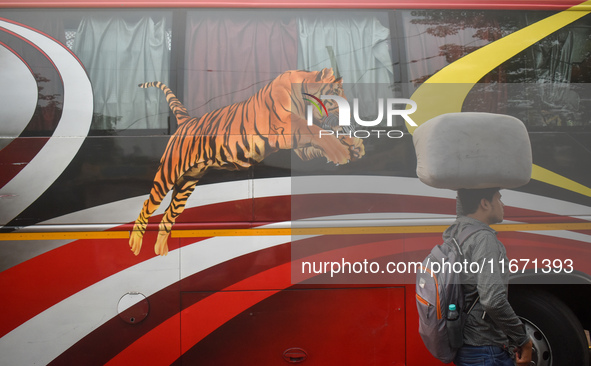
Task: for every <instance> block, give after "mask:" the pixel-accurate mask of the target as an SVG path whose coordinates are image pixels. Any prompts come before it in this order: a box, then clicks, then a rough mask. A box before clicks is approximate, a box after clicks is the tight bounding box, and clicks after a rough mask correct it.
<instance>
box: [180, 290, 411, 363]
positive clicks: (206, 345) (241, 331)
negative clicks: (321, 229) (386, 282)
mask: <svg viewBox="0 0 591 366" xmlns="http://www.w3.org/2000/svg"><path fill="white" fill-rule="evenodd" d="M181 305H182V312H181V353H182V354H183V356H182V357H181V364H182V365H197V364H198V365H216V366H221V365H243V366H244V365H253V366H254V365H256V366H263V365H282V364H285V365H289V364H301V365H347V364H348V365H376V366H378V365H403V364H404V360H405V315H404V314H405V311H404V288H400V287H376V288H359V287H357V288H355V287H354V288H329V289H326V288H325V289H288V290H282V291H274V290H255V291H220V292H183V293H182V295H181Z"/></svg>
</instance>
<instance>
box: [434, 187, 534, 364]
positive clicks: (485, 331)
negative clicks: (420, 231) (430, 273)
mask: <svg viewBox="0 0 591 366" xmlns="http://www.w3.org/2000/svg"><path fill="white" fill-rule="evenodd" d="M503 215H504V210H503V203H502V202H501V194H500V192H499V189H498V188H486V189H460V190H459V191H458V218H457V220H456V222H455V223H454V225H452V226H451V227H450V228H448V229H447V230H446V232H445V233H444V238H447V237H449V236H450V235H451V232H452V231H453V229H454V227H456V226H457V228H458V234H459V232H461V231H462V230H463V229H465V228H466V227H467V226H469V225H480V226H482V228H483V229H484V230H480V231H477V232H476V233H474V234H472V235H471V236H470V237H469V238H468V239H466V241H464V243H463V245H462V250H463V253H464V258H465V260H466V261H467V263H468V264H470V263H478V264H479V265H482V264H483V263H484V265H485V266H486V267H485V268H484V269H483V271H482V272H479V271H477V273H472V271H467V272H466V273H462V275H461V277H462V284H463V285H462V287H463V289H464V293H465V296H466V304H468V306H471V305H472V304H474V307H473V309H472V311H471V312H470V314H469V315H468V318H467V320H466V325H465V327H464V346H463V347H462V348H460V349H459V351H458V353H457V355H456V358H455V360H454V363H455V364H456V365H457V366H468V365H486V366H513V365H514V363H513V360H512V358H511V356H510V354H509V352H508V350H509V349H510V347H512V348H513V349H514V350H515V361H516V363H517V365H519V366H525V365H529V363H530V361H531V354H532V341H531V339H529V337H528V336H527V334H526V332H525V328H524V326H523V324H522V323H521V321H520V320H519V318H518V317H517V315H515V312H514V311H513V308H511V305H510V304H509V302H508V300H507V290H508V277H509V268H508V264H509V260H508V259H507V253H506V251H505V247H504V246H503V244H502V243H501V242H500V241H499V240H498V239H497V237H496V232H495V231H494V230H492V229H491V228H490V225H492V224H496V223H500V222H501V221H503ZM456 237H457V236H456ZM501 259H504V262H502V261H501ZM502 263H504V266H505V268H501V265H502Z"/></svg>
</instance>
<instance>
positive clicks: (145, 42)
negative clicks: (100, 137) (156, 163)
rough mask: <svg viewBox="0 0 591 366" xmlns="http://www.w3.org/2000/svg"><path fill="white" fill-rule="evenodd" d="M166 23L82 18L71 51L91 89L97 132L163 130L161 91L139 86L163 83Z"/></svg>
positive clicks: (157, 18)
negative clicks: (87, 75)
mask: <svg viewBox="0 0 591 366" xmlns="http://www.w3.org/2000/svg"><path fill="white" fill-rule="evenodd" d="M169 38H170V20H168V19H167V17H166V16H163V15H161V14H158V15H154V14H152V15H151V16H150V15H149V14H141V13H139V14H138V13H135V12H134V13H133V15H132V14H117V15H115V14H104V15H103V14H100V15H94V14H93V13H90V15H89V16H87V17H84V18H83V19H82V20H81V22H80V24H79V25H78V28H77V30H76V35H75V38H74V40H73V45H72V50H73V51H74V53H75V54H76V55H77V56H78V57H79V58H80V60H81V61H82V63H83V64H84V65H85V67H86V70H87V71H88V74H89V76H90V80H91V82H92V85H93V94H94V120H93V124H92V128H93V129H96V130H108V131H121V130H128V129H162V128H166V127H167V118H168V110H167V106H166V104H165V102H164V98H163V97H162V95H161V94H160V93H145V92H144V91H143V90H139V89H138V84H140V83H144V82H150V81H161V82H163V83H168V80H169V70H170V42H169Z"/></svg>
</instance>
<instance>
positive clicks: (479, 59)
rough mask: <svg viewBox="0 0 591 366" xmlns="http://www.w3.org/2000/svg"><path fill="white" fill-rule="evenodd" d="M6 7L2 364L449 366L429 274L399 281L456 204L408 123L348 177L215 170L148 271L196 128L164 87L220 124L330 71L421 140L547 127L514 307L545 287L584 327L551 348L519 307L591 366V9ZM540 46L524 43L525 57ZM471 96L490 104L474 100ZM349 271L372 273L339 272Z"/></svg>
mask: <svg viewBox="0 0 591 366" xmlns="http://www.w3.org/2000/svg"><path fill="white" fill-rule="evenodd" d="M0 9H1V12H0V52H1V53H0V60H1V62H2V64H3V66H2V69H3V71H0V79H1V80H2V84H1V85H2V89H3V91H2V92H0V99H2V100H4V102H1V101H0V116H1V117H0V167H2V168H1V170H0V172H1V173H0V221H1V222H0V224H1V225H2V231H1V232H0V290H1V292H2V300H3V301H2V305H1V306H0V309H1V311H0V364H7V365H19V364H22V365H32V364H50V365H72V364H80V365H95V364H96V365H102V364H109V365H135V364H138V365H139V364H141V365H173V364H174V365H181V364H182V365H257V366H260V365H282V364H302V365H411V366H414V365H416V366H418V365H421V366H422V365H440V364H441V363H440V362H438V361H437V360H436V359H435V358H433V357H432V356H431V355H430V354H429V353H428V351H427V349H426V348H425V346H424V345H423V343H422V340H421V338H420V336H419V334H418V314H417V307H416V301H415V293H414V292H415V284H414V276H413V274H412V273H410V270H409V271H408V273H403V274H402V275H399V276H396V275H395V273H393V272H394V271H392V272H391V270H393V269H395V268H396V269H398V272H400V269H401V268H402V267H395V265H396V264H404V265H405V267H404V269H406V268H407V267H406V264H410V263H413V262H416V261H421V260H422V259H423V258H424V257H425V255H426V254H427V253H428V251H429V250H430V249H431V248H432V247H433V246H434V245H436V244H440V243H441V233H442V232H443V230H445V228H446V227H447V226H449V225H450V224H451V223H452V222H453V220H454V219H455V216H456V203H455V192H453V191H450V190H442V189H435V188H430V187H428V186H426V185H424V184H422V183H420V182H419V179H418V178H417V176H416V173H415V169H416V156H415V153H414V149H413V144H412V132H413V131H414V126H412V125H409V123H408V121H406V122H405V121H404V120H403V119H402V118H400V116H399V117H397V119H396V120H395V122H394V125H393V126H386V125H385V122H382V123H381V124H379V125H377V127H375V128H373V129H369V130H370V132H369V133H368V134H361V133H359V131H362V130H364V129H363V128H361V129H360V130H357V131H355V133H357V135H354V136H355V137H357V138H358V139H359V141H362V142H361V143H362V144H363V146H364V149H365V151H364V153H363V154H362V156H361V157H358V158H355V159H353V158H351V161H350V162H348V163H347V164H332V163H330V161H329V164H327V160H326V159H324V158H322V157H321V158H317V159H309V160H306V161H304V160H302V159H300V158H299V157H298V155H297V154H296V153H295V152H294V151H291V150H290V149H280V150H278V151H277V152H275V153H273V154H270V155H269V156H268V157H266V158H265V159H264V160H262V161H255V160H257V159H254V158H252V159H247V160H248V166H245V167H240V169H227V167H223V166H222V167H218V168H215V169H211V170H209V171H208V172H207V174H204V175H203V176H199V179H200V180H199V183H198V184H197V187H196V188H195V191H194V192H193V193H192V195H191V197H190V198H189V200H188V202H187V205H186V207H185V210H184V212H182V214H181V215H180V216H178V218H177V220H176V223H175V224H174V227H173V228H172V232H171V235H170V237H169V238H168V242H167V243H168V255H166V256H159V255H156V254H155V252H154V249H153V245H154V243H155V242H156V240H157V238H158V231H159V223H160V221H161V220H162V219H163V214H164V210H165V209H166V207H167V206H168V202H169V201H166V199H165V201H164V202H165V203H162V206H161V208H160V209H159V210H158V211H156V212H155V213H154V215H153V216H152V217H150V219H149V222H148V226H147V230H146V233H145V235H144V237H143V248H142V250H141V252H140V253H139V255H137V256H136V255H133V253H132V252H131V251H130V244H129V242H130V233H131V232H133V230H134V220H136V219H137V217H138V214H139V213H140V210H141V208H142V204H143V203H144V201H145V200H146V199H147V198H148V193H149V192H150V188H151V187H152V181H153V179H154V176H155V174H156V173H157V169H158V167H159V165H160V164H162V161H161V160H160V159H161V156H162V154H163V153H164V152H165V149H166V146H167V144H168V141H169V139H170V138H171V136H173V135H174V132H175V131H177V129H178V128H179V125H178V124H177V121H176V119H175V115H174V114H173V113H171V112H170V110H169V106H168V104H167V101H166V100H165V98H164V94H163V93H162V91H160V90H158V89H157V88H147V89H140V88H137V84H138V83H145V82H152V81H161V82H164V83H165V84H167V85H168V86H169V87H170V89H171V90H172V91H173V92H174V93H175V94H176V95H177V96H178V97H179V100H181V101H182V102H183V103H184V105H185V106H186V107H187V110H188V111H189V114H190V115H191V116H195V117H197V116H202V115H204V114H206V113H209V112H212V111H216V110H217V109H219V108H223V107H224V106H226V105H230V104H232V103H237V102H241V101H242V100H245V99H246V98H249V97H250V96H251V95H253V94H254V93H256V92H258V91H259V90H260V89H261V88H263V87H264V86H265V85H266V84H267V83H268V82H270V81H271V80H273V79H274V78H275V77H277V76H278V75H280V74H282V73H283V72H285V71H288V70H309V71H315V72H322V71H321V70H323V69H326V68H331V69H333V70H337V69H338V70H339V73H340V75H341V76H342V78H343V83H347V82H348V83H351V84H359V85H361V84H363V85H365V86H367V88H368V89H363V90H364V91H362V92H359V94H354V95H355V97H356V98H358V99H359V100H363V98H367V99H368V100H370V102H371V103H374V102H375V98H377V97H376V95H378V94H372V93H373V91H372V90H373V89H372V87H373V85H377V84H380V85H382V84H383V85H386V88H385V89H387V92H386V94H387V95H388V96H392V97H396V98H405V99H410V100H413V101H414V102H416V104H417V105H418V109H417V112H416V114H410V115H409V116H411V117H412V118H413V119H414V121H415V122H417V124H419V125H420V124H422V123H424V122H426V121H427V120H428V119H429V118H432V117H435V116H437V115H440V114H443V113H448V112H462V111H480V112H492V113H503V114H509V115H514V116H516V117H518V118H520V119H522V120H523V121H524V123H525V125H526V127H527V128H528V131H529V132H530V140H531V144H532V152H533V162H534V168H533V175H532V180H531V182H530V183H529V184H527V185H526V186H524V187H520V188H517V189H512V190H503V191H502V192H503V201H504V204H505V222H504V223H502V224H500V225H497V226H495V229H496V230H497V231H498V233H499V234H498V237H499V239H500V240H501V241H502V242H503V243H504V244H505V246H506V247H507V252H508V256H509V259H512V260H513V262H512V267H511V268H512V272H514V273H513V276H512V281H513V282H512V284H511V286H510V289H511V296H518V294H519V293H520V292H521V291H522V290H524V289H525V290H527V291H530V293H531V292H535V294H536V296H540V298H541V299H548V298H551V300H548V304H556V303H557V302H560V306H561V307H560V310H559V312H562V314H566V315H564V319H567V320H565V321H562V320H561V322H563V323H564V324H567V325H568V327H569V329H572V333H569V334H562V333H560V334H552V332H550V331H549V330H545V329H549V328H552V327H554V323H550V324H546V323H544V322H540V321H539V320H536V319H535V318H534V317H533V316H532V318H531V319H528V318H527V314H524V313H523V310H521V311H518V315H520V316H522V317H524V318H525V319H526V320H527V322H528V323H527V324H529V326H530V328H528V329H529V330H528V331H530V332H531V334H532V335H533V336H534V337H536V334H542V336H540V338H539V339H537V343H535V344H536V346H537V347H538V354H537V355H536V357H537V360H538V365H562V364H565V365H566V364H570V365H573V363H572V362H575V363H576V362H588V360H589V355H588V348H587V346H588V344H587V343H586V340H585V338H584V337H585V333H583V330H584V329H590V327H591V317H590V316H589V314H588V310H587V309H586V304H587V303H588V300H591V299H590V293H591V292H590V291H589V287H588V284H589V283H590V281H591V250H590V248H589V245H590V244H591V223H590V220H591V173H590V172H591V170H590V169H589V167H590V166H591V134H590V133H589V131H590V126H591V121H590V120H589V117H588V116H589V115H591V114H589V113H588V112H590V111H589V109H591V102H590V101H591V93H590V90H588V87H587V84H589V83H591V41H589V39H591V16H590V15H587V13H589V12H591V5H590V4H588V3H581V2H580V1H550V0H544V1H508V0H507V1H495V2H492V3H482V2H475V1H468V0H461V1H460V0H458V1H439V0H438V1H435V0H433V1H421V2H415V1H389V0H380V1H371V2H367V3H361V2H358V1H356V2H354V1H349V0H335V1H316V2H310V3H306V2H304V3H302V2H293V1H256V2H242V1H240V2H238V1H234V2H231V1H209V2H208V1H204V2H201V1H172V2H163V1H145V0H143V1H125V2H123V3H122V2H111V1H107V2H102V1H81V0H71V1H66V0H65V1H24V2H22V1H2V2H0ZM544 22H545V23H544ZM541 24H543V25H541ZM529 30H531V31H529ZM528 31H529V33H528ZM518 32H521V33H519V35H520V37H519V39H520V40H523V42H521V41H520V42H521V43H522V44H520V45H515V44H516V43H518V42H516V41H508V39H510V38H506V37H509V36H510V35H511V34H517V33H518ZM542 33H543V34H542ZM323 37H324V38H323ZM331 37H333V38H331ZM339 37H341V38H339ZM343 37H344V38H343ZM347 37H349V38H347ZM516 38H517V37H516ZM345 39H346V40H345ZM325 40H331V41H325ZM331 42H333V43H331ZM347 42H349V43H347ZM503 42H504V43H503ZM497 45H500V46H498V47H497V48H494V47H496V46H497ZM327 47H331V50H332V51H334V54H332V55H331V53H330V52H331V51H326V49H327ZM325 52H328V53H325ZM320 53H322V55H320ZM471 57H472V58H471ZM487 61H490V62H489V63H487ZM491 65H492V66H491ZM542 84H543V85H544V88H545V89H544V90H542V91H540V90H541V89H540V90H538V89H535V90H534V91H533V92H532V91H531V90H530V89H528V88H527V87H528V86H532V85H533V86H535V87H536V88H537V87H539V86H540V85H542ZM445 85H448V86H449V88H450V89H438V88H439V87H445ZM465 85H468V86H469V88H468V89H469V90H470V92H469V93H470V94H466V95H464V96H463V97H462V98H460V100H456V99H457V98H456V95H458V93H459V92H456V91H455V90H456V89H455V88H456V87H458V86H459V88H461V87H462V86H465ZM488 86H491V87H492V88H493V89H494V90H493V92H492V94H487V93H488V91H486V90H484V89H486V87H488ZM347 90H349V89H347ZM365 90H369V92H367V93H366V92H365ZM445 90H454V91H452V92H449V93H446V92H445ZM388 93H390V94H388ZM467 93H468V92H467ZM478 93H482V94H478ZM493 94H494V95H493ZM434 95H437V96H438V97H439V96H442V99H441V100H440V101H438V102H437V101H434V99H433V98H434ZM491 95H493V96H492V97H491ZM348 97H351V96H350V95H348ZM372 98H373V99H372ZM380 98H382V97H381V96H380ZM351 99H352V98H351ZM351 105H352V103H351ZM232 118H236V119H240V118H244V119H248V118H249V117H232ZM244 130H245V131H247V132H245V133H244V134H240V135H239V136H238V135H236V134H233V133H229V134H228V136H225V137H224V136H221V135H220V136H218V135H216V136H215V137H220V138H226V140H224V141H234V140H232V139H233V138H234V137H236V136H238V137H239V138H242V139H243V141H245V142H244V143H245V144H247V145H248V144H249V143H250V142H253V141H254V140H255V138H257V137H256V136H255V135H256V134H255V132H252V131H251V130H248V129H247V128H246V127H245V129H244ZM366 130H367V129H366ZM390 130H395V131H400V135H396V137H394V138H392V135H386V132H387V131H390ZM256 133H258V134H259V135H260V138H261V139H263V140H268V139H271V135H272V133H271V132H267V133H262V132H260V131H257V132H256ZM380 134H381V135H380ZM282 136H287V137H286V138H287V139H293V138H294V137H293V136H292V135H290V131H284V132H283V135H282ZM253 143H254V142H253ZM235 146H237V145H235ZM232 148H233V146H230V143H228V151H229V154H230V153H232V151H233V150H232ZM207 151H208V150H207V149H206V148H205V149H204V152H202V154H204V155H206V154H207V153H208V152H207ZM234 153H236V154H241V153H243V151H234ZM163 161H164V159H163ZM179 189H180V188H179ZM345 262H346V263H350V264H351V266H350V267H349V273H347V274H345V275H342V276H340V277H339V276H336V278H335V276H334V273H331V270H332V269H335V268H336V266H337V264H339V269H341V267H345ZM335 263H337V264H335ZM374 263H375V264H374ZM388 264H390V266H391V267H386V265H388ZM306 265H309V267H306ZM341 265H342V266H341ZM372 265H374V266H375V267H372ZM377 268H379V270H378V269H377ZM385 268H388V270H385ZM306 269H308V270H307V271H306ZM514 293H515V294H517V295H513V294H514ZM544 296H548V297H544ZM511 301H512V302H513V301H514V302H515V303H516V304H517V303H520V304H522V303H523V301H524V300H523V299H520V298H519V297H515V298H513V297H512V298H511ZM516 306H517V305H516ZM521 306H522V307H521V309H524V308H525V309H528V308H527V307H523V306H524V305H521ZM553 306H554V305H553ZM542 307H543V305H542ZM546 310H547V309H540V308H537V307H536V308H535V310H532V313H535V314H542V315H538V316H539V317H540V318H545V317H546V316H545V315H544V314H546V315H547V313H544V311H546ZM548 317H549V316H548ZM560 319H563V318H560ZM536 327H537V328H536ZM536 331H537V332H538V333H536ZM560 338H563V339H564V340H565V342H567V341H568V342H567V343H569V344H570V347H572V348H564V347H566V346H565V345H564V344H562V343H560V342H558V341H557V339H560ZM557 342H558V343H557ZM581 342H583V343H581ZM560 349H565V351H560ZM561 352H563V353H561ZM564 353H568V354H574V355H575V356H573V358H572V360H577V361H572V360H571V359H568V360H567V359H566V358H564V357H565V356H563V355H564ZM569 360H571V361H569ZM581 360H583V361H581ZM581 366H584V365H583V364H581Z"/></svg>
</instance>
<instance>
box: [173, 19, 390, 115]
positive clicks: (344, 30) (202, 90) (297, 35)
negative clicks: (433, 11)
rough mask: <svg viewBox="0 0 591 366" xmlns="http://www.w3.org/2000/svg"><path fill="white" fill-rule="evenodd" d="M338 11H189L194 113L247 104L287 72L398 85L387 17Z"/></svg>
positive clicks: (187, 92) (188, 96) (189, 101)
mask: <svg viewBox="0 0 591 366" xmlns="http://www.w3.org/2000/svg"><path fill="white" fill-rule="evenodd" d="M334 13H335V12H331V14H332V15H331V14H328V13H324V12H321V14H319V13H318V11H315V12H304V11H290V12H284V11H260V10H257V11H244V10H243V11H227V10H226V11H222V10H199V11H192V12H189V13H188V15H187V28H186V29H187V31H186V35H185V45H186V46H185V76H184V83H185V85H184V99H185V101H184V103H185V105H186V107H187V109H188V110H189V111H190V113H191V115H194V116H201V115H203V114H205V113H207V112H210V111H213V110H216V109H218V108H221V107H223V106H227V105H229V104H232V103H236V102H240V101H243V100H246V99H247V98H249V97H250V96H252V95H253V94H254V93H256V92H257V91H258V90H259V89H261V88H262V87H264V86H265V85H267V84H268V83H269V82H270V81H272V80H273V79H274V78H275V77H277V76H278V75H279V74H281V73H283V72H285V71H287V70H308V71H320V70H322V69H323V68H331V67H332V68H333V69H334V70H338V71H337V73H338V75H339V76H342V77H343V82H344V83H346V84H347V83H348V84H349V87H351V86H353V85H356V84H363V83H367V84H369V83H373V84H376V83H377V84H387V85H390V84H391V83H392V81H393V71H392V57H391V54H390V52H391V51H390V31H389V29H388V28H387V25H388V16H387V14H385V13H382V14H380V13H377V12H339V13H338V15H336V14H334ZM347 96H348V97H349V96H350V95H349V94H347ZM375 96H376V95H375V92H374V94H367V93H365V96H364V97H365V98H367V99H368V100H369V99H371V100H374V99H375V98H373V97H375ZM372 98H373V99H372Z"/></svg>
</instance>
